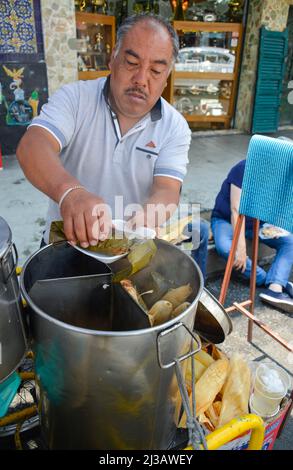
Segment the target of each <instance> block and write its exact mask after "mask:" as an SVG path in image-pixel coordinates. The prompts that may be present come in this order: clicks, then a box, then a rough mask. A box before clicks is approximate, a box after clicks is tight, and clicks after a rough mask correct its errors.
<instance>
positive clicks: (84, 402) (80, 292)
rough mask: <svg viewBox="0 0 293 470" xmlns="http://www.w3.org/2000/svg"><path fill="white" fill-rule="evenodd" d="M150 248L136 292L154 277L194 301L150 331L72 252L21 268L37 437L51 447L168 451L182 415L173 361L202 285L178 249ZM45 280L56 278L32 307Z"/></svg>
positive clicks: (182, 352)
mask: <svg viewBox="0 0 293 470" xmlns="http://www.w3.org/2000/svg"><path fill="white" fill-rule="evenodd" d="M156 244H157V248H158V249H157V253H156V255H155V257H154V258H153V260H152V261H151V263H150V265H149V266H148V267H147V268H145V269H143V270H142V271H140V272H139V273H137V274H136V275H134V276H132V280H133V281H134V283H135V284H136V286H137V287H138V289H139V290H140V288H141V287H143V288H144V289H146V290H148V288H149V287H151V285H150V281H149V279H150V273H151V272H159V273H160V274H162V275H163V276H165V277H166V278H167V279H168V280H170V281H174V282H175V284H176V286H178V285H182V284H186V283H190V285H191V287H192V294H191V296H190V299H189V300H190V302H191V305H190V307H189V308H188V309H187V310H186V311H185V312H183V313H182V314H181V315H180V316H178V317H177V318H175V319H173V320H171V321H169V322H167V323H165V324H163V325H160V326H156V327H154V328H150V327H149V328H145V323H144V322H145V318H144V317H142V316H141V315H144V313H142V311H140V312H138V311H137V312H135V308H136V309H137V304H136V303H135V302H134V301H133V300H132V299H131V298H130V297H129V296H128V295H127V298H128V300H127V302H125V301H124V300H123V296H120V294H121V293H120V294H119V293H118V294H119V295H118V294H117V292H116V290H115V289H117V286H116V287H115V288H113V286H112V287H111V288H110V289H109V288H108V287H107V285H108V284H111V276H112V274H111V271H110V268H109V267H108V266H106V265H105V264H103V263H101V262H98V261H96V260H94V259H93V258H90V257H88V256H86V255H84V254H82V253H80V252H78V251H77V250H75V249H74V248H73V247H71V246H70V245H68V244H65V245H60V246H52V245H49V246H47V247H45V248H43V249H41V250H40V251H38V252H37V253H35V254H34V255H33V256H31V258H30V259H29V260H28V261H27V262H26V264H25V266H24V268H23V271H22V276H21V290H22V294H23V296H24V297H25V299H26V301H27V303H28V305H29V307H30V312H29V314H30V327H31V332H32V338H33V348H34V351H35V353H36V374H37V380H38V382H39V388H40V418H41V429H42V432H43V435H44V438H45V440H46V443H47V445H48V447H49V448H51V449H61V448H62V449H167V448H169V447H170V446H171V445H172V441H173V439H174V436H175V433H176V427H177V424H178V419H179V412H180V409H181V399H180V395H179V390H178V385H177V381H176V376H175V369H174V367H173V366H174V359H176V358H177V359H179V358H180V359H182V365H183V364H186V361H184V358H185V356H188V355H189V354H191V353H192V352H191V344H195V343H194V341H192V333H191V332H192V329H193V324H194V318H195V313H196V308H197V303H198V299H199V297H200V295H201V292H202V289H203V280H202V275H201V272H200V270H199V268H198V267H197V265H196V264H195V263H194V262H193V260H192V259H191V258H190V257H188V256H187V255H186V254H184V253H183V252H182V251H181V250H180V249H178V248H176V247H174V246H172V245H169V244H168V243H166V242H164V241H159V240H156ZM84 277H86V279H88V280H89V279H91V283H92V289H91V288H89V290H88V291H86V293H85V291H84V289H79V288H78V282H79V280H82V279H84ZM52 278H55V279H56V278H57V280H56V281H52V282H53V284H52V286H54V288H53V289H52V290H51V291H50V289H49V290H48V289H47V291H46V292H47V293H45V294H44V295H43V294H42V295H41V298H42V301H41V302H40V301H39V300H38V296H36V295H34V287H33V286H34V285H35V284H36V282H38V281H40V280H41V282H40V283H39V284H41V286H44V284H46V283H50V282H51V281H46V280H48V279H52ZM62 278H63V280H62ZM64 278H67V279H65V280H64ZM93 279H94V281H93ZM71 281H72V282H73V284H72V286H73V287H72V289H70V288H68V286H70V283H71ZM62 282H63V286H62ZM81 282H84V281H81ZM64 283H65V284H64ZM67 283H69V284H67ZM85 285H86V283H84V286H85ZM48 286H49V284H48ZM44 289H46V286H45V287H44ZM102 290H103V292H102V296H100V294H101V291H102ZM48 292H49V295H48ZM98 292H99V293H98ZM107 296H108V297H107ZM33 297H34V298H35V299H37V303H39V305H37V304H36V302H35V301H34V300H33ZM113 297H114V314H113V309H112V313H111V312H110V310H111V308H110V304H111V298H113ZM145 300H147V296H145ZM154 300H156V299H154V298H153V299H152V302H153V301H154ZM42 303H43V304H44V305H41V308H40V304H42ZM112 304H113V302H112ZM56 305H57V306H58V308H57V309H55V307H54V306H56ZM82 305H83V306H84V308H83V309H82V311H81V308H82ZM134 305H135V307H134ZM112 307H113V305H112ZM57 310H58V311H57ZM136 313H137V315H136ZM111 315H112V317H111ZM70 316H71V317H70ZM109 318H110V320H109ZM136 318H138V320H137V322H136ZM87 323H88V324H89V325H90V327H87ZM99 325H101V326H102V329H101V328H100V327H99ZM125 328H127V330H125ZM198 347H200V344H199V345H198ZM196 349H198V348H196Z"/></svg>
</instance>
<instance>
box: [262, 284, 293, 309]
mask: <svg viewBox="0 0 293 470" xmlns="http://www.w3.org/2000/svg"><path fill="white" fill-rule="evenodd" d="M259 296H260V298H261V300H262V301H263V302H267V303H268V304H271V305H273V306H274V307H277V308H279V309H280V310H283V311H284V312H288V313H293V299H291V297H290V296H289V295H288V294H287V293H286V292H274V291H272V290H270V289H266V290H265V291H264V292H261V294H259Z"/></svg>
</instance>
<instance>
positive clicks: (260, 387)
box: [250, 364, 291, 417]
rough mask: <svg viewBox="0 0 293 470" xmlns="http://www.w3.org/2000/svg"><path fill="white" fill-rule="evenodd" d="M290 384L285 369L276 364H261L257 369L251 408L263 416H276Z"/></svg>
mask: <svg viewBox="0 0 293 470" xmlns="http://www.w3.org/2000/svg"><path fill="white" fill-rule="evenodd" d="M290 385H291V380H290V377H289V375H288V374H287V372H286V371H285V370H284V369H282V368H281V367H279V366H277V365H275V364H260V365H259V366H258V367H257V369H256V371H255V380H254V390H253V394H252V395H251V397H250V405H251V409H253V411H254V412H256V413H257V414H258V415H260V416H262V417H271V416H274V415H275V414H277V413H278V411H279V409H280V403H281V401H282V399H283V398H284V396H285V395H286V393H287V391H288V389H289V388H290Z"/></svg>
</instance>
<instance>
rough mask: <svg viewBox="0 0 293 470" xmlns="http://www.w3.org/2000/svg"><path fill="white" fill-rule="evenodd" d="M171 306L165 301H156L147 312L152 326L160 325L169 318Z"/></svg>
mask: <svg viewBox="0 0 293 470" xmlns="http://www.w3.org/2000/svg"><path fill="white" fill-rule="evenodd" d="M172 310H173V305H172V304H171V302H168V301H167V300H158V302H156V303H155V304H154V305H153V306H152V308H151V309H150V310H149V312H148V315H149V319H150V323H151V325H152V326H156V325H162V324H163V323H166V322H167V321H168V320H170V318H171V312H172Z"/></svg>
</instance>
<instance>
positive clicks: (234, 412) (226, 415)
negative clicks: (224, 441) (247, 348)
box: [218, 354, 251, 427]
mask: <svg viewBox="0 0 293 470" xmlns="http://www.w3.org/2000/svg"><path fill="white" fill-rule="evenodd" d="M250 385H251V372H250V369H249V366H248V364H247V362H246V361H245V360H244V359H243V358H242V357H241V355H239V354H234V355H233V356H232V357H231V359H230V371H229V375H228V377H227V381H226V383H225V386H224V389H223V398H222V406H221V413H220V416H219V422H218V426H219V427H220V426H223V425H224V424H226V423H228V422H229V421H230V420H231V419H233V418H237V416H241V415H243V414H245V413H248V401H249V394H250Z"/></svg>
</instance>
